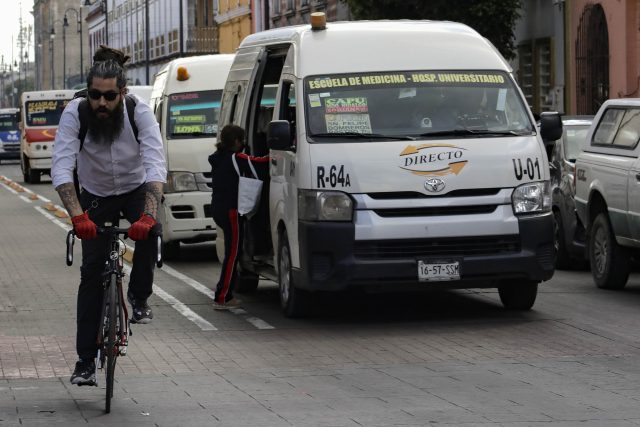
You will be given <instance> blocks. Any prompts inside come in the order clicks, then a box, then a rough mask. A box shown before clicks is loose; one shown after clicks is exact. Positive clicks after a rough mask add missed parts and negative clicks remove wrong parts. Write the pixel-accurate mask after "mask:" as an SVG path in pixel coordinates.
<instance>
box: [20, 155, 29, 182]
mask: <svg viewBox="0 0 640 427" xmlns="http://www.w3.org/2000/svg"><path fill="white" fill-rule="evenodd" d="M20 169H21V170H22V180H23V181H24V182H25V184H30V183H31V181H29V178H30V175H29V159H27V157H26V156H24V155H23V156H22V160H21V161H20Z"/></svg>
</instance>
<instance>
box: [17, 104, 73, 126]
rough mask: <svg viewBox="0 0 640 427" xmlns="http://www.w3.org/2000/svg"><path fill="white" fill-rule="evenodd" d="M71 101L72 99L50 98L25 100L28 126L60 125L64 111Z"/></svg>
mask: <svg viewBox="0 0 640 427" xmlns="http://www.w3.org/2000/svg"><path fill="white" fill-rule="evenodd" d="M69 101H70V99H48V100H41V101H27V102H25V103H24V108H25V110H26V112H27V113H26V116H27V117H26V120H25V123H26V126H27V127H29V126H58V122H60V116H62V111H63V110H64V108H65V107H66V106H67V104H68V103H69Z"/></svg>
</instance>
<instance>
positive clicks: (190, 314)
mask: <svg viewBox="0 0 640 427" xmlns="http://www.w3.org/2000/svg"><path fill="white" fill-rule="evenodd" d="M35 209H36V210H37V211H38V212H40V213H41V214H42V215H44V216H45V217H46V218H48V219H49V220H51V221H52V222H53V223H55V224H56V225H58V226H60V227H62V228H63V229H64V230H66V231H69V230H71V226H70V225H69V224H65V223H64V222H62V221H60V220H59V219H58V218H56V217H55V216H53V215H51V214H50V213H49V212H47V211H46V210H45V209H43V208H42V207H40V206H35ZM124 268H125V271H126V272H127V274H129V275H131V267H129V266H128V265H125V266H124ZM153 293H154V294H156V295H158V296H159V297H160V298H162V299H163V300H164V301H165V302H167V304H169V305H170V306H171V307H173V309H174V310H176V311H177V312H178V313H180V314H181V315H183V316H184V317H186V318H187V319H189V320H191V321H192V322H193V323H195V324H196V325H197V326H198V327H199V328H200V329H202V330H203V331H217V330H218V328H216V327H215V326H213V325H212V324H211V323H209V322H208V321H207V320H205V319H204V318H202V317H200V316H199V315H198V314H196V312H194V311H193V310H191V309H190V308H189V307H187V306H186V305H185V304H183V303H181V302H180V301H178V300H177V299H176V298H175V297H173V296H172V295H170V294H169V293H167V292H165V291H164V290H163V289H162V288H160V287H159V286H158V285H156V284H155V283H154V284H153Z"/></svg>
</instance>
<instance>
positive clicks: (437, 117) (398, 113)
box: [304, 71, 534, 142]
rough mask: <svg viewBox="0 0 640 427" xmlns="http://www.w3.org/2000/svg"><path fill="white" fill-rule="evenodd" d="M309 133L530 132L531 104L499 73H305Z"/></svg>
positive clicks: (376, 136)
mask: <svg viewBox="0 0 640 427" xmlns="http://www.w3.org/2000/svg"><path fill="white" fill-rule="evenodd" d="M304 87H305V92H306V93H305V104H306V105H305V111H306V116H307V130H308V135H309V137H310V138H311V139H312V140H313V141H317V142H333V141H336V140H343V139H345V138H349V140H350V141H351V140H353V139H354V138H355V137H358V138H357V139H358V140H363V141H369V140H370V141H379V140H380V139H383V138H385V137H388V138H407V139H409V138H421V139H424V138H429V137H433V138H447V137H456V138H459V137H467V136H469V137H477V136H491V137H494V136H503V135H504V136H511V135H526V134H531V133H532V132H533V131H534V127H533V124H532V122H531V120H530V118H529V115H528V112H527V109H526V107H525V104H524V103H523V102H522V99H521V97H520V93H519V91H518V89H517V87H516V86H515V85H514V84H513V82H512V80H511V79H510V78H509V76H508V75H507V74H506V73H504V72H501V71H401V72H387V73H360V74H337V75H327V76H313V77H308V78H306V79H305V83H304Z"/></svg>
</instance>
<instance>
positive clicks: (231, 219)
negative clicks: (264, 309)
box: [213, 206, 244, 304]
mask: <svg viewBox="0 0 640 427" xmlns="http://www.w3.org/2000/svg"><path fill="white" fill-rule="evenodd" d="M213 220H214V221H215V222H216V226H217V227H220V228H222V231H223V232H224V261H223V262H222V269H221V270H220V279H219V280H218V284H217V285H216V296H215V299H216V301H217V302H219V303H221V304H222V303H224V302H227V301H229V300H230V299H232V298H233V290H234V289H235V287H236V276H237V273H236V265H237V262H238V259H240V255H241V254H242V235H243V228H244V227H243V223H244V219H243V218H242V217H241V216H240V215H238V210H237V209H235V208H232V209H225V208H223V207H217V208H216V207H215V206H214V208H213Z"/></svg>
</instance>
